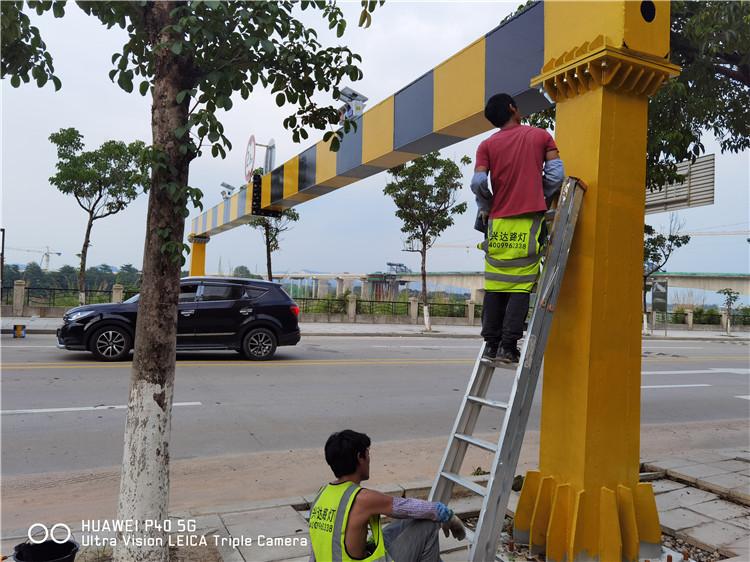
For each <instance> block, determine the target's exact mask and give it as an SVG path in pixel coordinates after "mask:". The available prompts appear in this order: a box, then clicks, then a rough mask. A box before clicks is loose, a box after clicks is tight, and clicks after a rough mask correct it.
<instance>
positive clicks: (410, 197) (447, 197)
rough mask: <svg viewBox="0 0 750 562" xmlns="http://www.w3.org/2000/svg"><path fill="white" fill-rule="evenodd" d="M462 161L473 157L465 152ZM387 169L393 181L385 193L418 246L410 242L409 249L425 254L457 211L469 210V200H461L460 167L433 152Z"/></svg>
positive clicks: (408, 240) (387, 185) (403, 228)
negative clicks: (459, 197)
mask: <svg viewBox="0 0 750 562" xmlns="http://www.w3.org/2000/svg"><path fill="white" fill-rule="evenodd" d="M461 163H462V164H465V163H471V160H470V159H469V158H468V157H466V156H464V157H463V158H462V159H461ZM388 173H389V174H390V175H391V176H392V177H393V181H392V182H390V183H388V184H386V186H385V188H384V189H383V193H384V194H385V195H388V196H390V197H391V198H392V199H393V202H394V203H395V204H396V208H397V209H396V216H397V217H398V218H400V219H401V220H402V221H403V223H404V224H403V227H402V228H401V231H402V232H404V233H405V234H407V235H408V237H407V242H408V243H412V242H414V243H417V247H416V248H417V249H414V246H413V245H411V249H410V248H406V250H407V251H418V252H420V253H423V255H424V252H426V251H427V249H428V248H429V247H430V246H432V244H433V243H434V242H435V239H436V238H437V237H438V236H439V235H440V233H441V232H443V231H444V230H445V229H446V228H448V227H449V226H451V225H452V224H453V217H454V215H457V214H462V213H464V212H466V208H467V205H466V203H465V202H460V203H459V202H458V195H459V192H460V190H461V179H462V177H463V176H462V174H461V170H460V169H459V167H458V165H457V164H456V163H455V162H454V161H453V160H451V159H449V158H440V155H439V153H437V152H432V153H430V154H426V155H424V156H421V157H420V158H417V159H416V160H414V161H413V162H411V163H410V164H408V165H401V166H396V167H395V168H392V169H390V170H389V171H388Z"/></svg>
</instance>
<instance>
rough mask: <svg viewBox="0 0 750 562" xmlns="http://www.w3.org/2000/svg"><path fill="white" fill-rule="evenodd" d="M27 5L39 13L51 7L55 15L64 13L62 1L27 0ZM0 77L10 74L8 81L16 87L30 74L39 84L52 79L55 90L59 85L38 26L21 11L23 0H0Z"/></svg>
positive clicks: (28, 80) (41, 85)
mask: <svg viewBox="0 0 750 562" xmlns="http://www.w3.org/2000/svg"><path fill="white" fill-rule="evenodd" d="M28 6H29V8H33V9H35V11H36V13H37V14H38V15H41V14H43V13H44V12H46V11H48V10H50V9H51V10H52V11H53V14H54V16H55V17H62V16H63V15H64V14H65V2H61V1H59V0H56V1H54V2H53V1H45V2H39V1H30V2H29V3H28ZM0 40H1V46H0V54H2V62H1V63H0V78H5V77H10V84H11V86H13V87H14V88H18V87H20V86H21V84H27V83H29V82H30V81H31V79H32V78H33V79H34V81H35V82H36V85H37V87H39V88H41V87H43V86H45V85H46V84H47V82H49V81H52V83H53V84H54V87H55V90H59V89H60V88H61V87H62V82H60V79H59V78H57V77H56V76H55V75H54V72H55V69H54V67H53V65H52V56H51V55H50V54H49V53H48V52H47V45H46V44H45V43H44V41H43V40H42V36H41V34H40V33H39V29H38V28H36V27H34V26H32V25H31V20H30V19H29V17H28V15H27V14H26V13H24V12H23V2H22V1H7V0H6V1H3V2H0Z"/></svg>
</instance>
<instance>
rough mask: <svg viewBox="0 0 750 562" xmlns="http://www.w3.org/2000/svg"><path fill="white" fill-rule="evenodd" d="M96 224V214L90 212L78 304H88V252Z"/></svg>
mask: <svg viewBox="0 0 750 562" xmlns="http://www.w3.org/2000/svg"><path fill="white" fill-rule="evenodd" d="M93 226H94V216H93V214H92V213H91V212H89V222H88V224H87V225H86V234H85V235H84V237H83V248H81V271H80V275H79V276H78V304H79V305H80V306H83V305H84V304H86V254H88V252H89V240H91V227H93Z"/></svg>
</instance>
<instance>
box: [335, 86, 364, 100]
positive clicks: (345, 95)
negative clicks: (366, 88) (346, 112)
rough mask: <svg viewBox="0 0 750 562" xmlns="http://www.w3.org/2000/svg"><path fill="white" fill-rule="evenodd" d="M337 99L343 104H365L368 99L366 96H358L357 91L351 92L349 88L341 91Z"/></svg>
mask: <svg viewBox="0 0 750 562" xmlns="http://www.w3.org/2000/svg"><path fill="white" fill-rule="evenodd" d="M339 97H340V98H341V99H342V100H344V101H345V102H349V103H351V102H355V101H357V102H365V101H367V100H368V99H369V98H368V97H367V96H364V95H362V94H360V93H359V92H358V91H356V90H353V89H352V88H350V87H349V86H346V87H344V88H342V89H341V92H340V96H339Z"/></svg>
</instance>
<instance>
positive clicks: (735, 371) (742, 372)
mask: <svg viewBox="0 0 750 562" xmlns="http://www.w3.org/2000/svg"><path fill="white" fill-rule="evenodd" d="M716 373H730V374H733V375H750V369H721V368H711V369H696V370H691V371H641V374H642V375H713V374H716Z"/></svg>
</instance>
